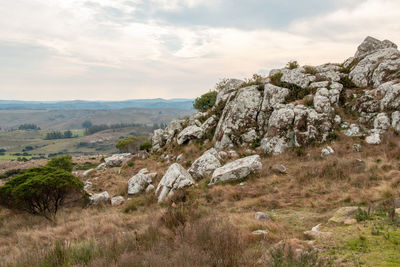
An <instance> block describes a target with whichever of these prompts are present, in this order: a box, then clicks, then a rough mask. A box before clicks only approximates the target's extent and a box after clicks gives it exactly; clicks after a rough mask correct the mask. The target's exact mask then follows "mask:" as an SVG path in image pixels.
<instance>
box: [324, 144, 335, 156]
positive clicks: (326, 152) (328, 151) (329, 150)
mask: <svg viewBox="0 0 400 267" xmlns="http://www.w3.org/2000/svg"><path fill="white" fill-rule="evenodd" d="M334 153H335V150H333V148H331V147H330V146H327V147H326V148H324V149H322V150H321V157H323V158H326V157H328V156H330V155H333V154H334Z"/></svg>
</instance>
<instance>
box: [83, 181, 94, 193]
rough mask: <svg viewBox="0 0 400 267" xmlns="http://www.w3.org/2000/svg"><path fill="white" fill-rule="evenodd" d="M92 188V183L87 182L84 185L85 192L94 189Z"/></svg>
mask: <svg viewBox="0 0 400 267" xmlns="http://www.w3.org/2000/svg"><path fill="white" fill-rule="evenodd" d="M92 188H93V184H92V182H89V181H85V182H84V183H83V189H84V190H85V191H88V190H90V189H92Z"/></svg>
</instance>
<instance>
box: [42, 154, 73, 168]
mask: <svg viewBox="0 0 400 267" xmlns="http://www.w3.org/2000/svg"><path fill="white" fill-rule="evenodd" d="M46 166H48V167H53V168H58V169H63V170H65V171H67V172H71V171H72V157H71V155H65V156H60V157H55V158H52V159H51V160H49V162H47V164H46Z"/></svg>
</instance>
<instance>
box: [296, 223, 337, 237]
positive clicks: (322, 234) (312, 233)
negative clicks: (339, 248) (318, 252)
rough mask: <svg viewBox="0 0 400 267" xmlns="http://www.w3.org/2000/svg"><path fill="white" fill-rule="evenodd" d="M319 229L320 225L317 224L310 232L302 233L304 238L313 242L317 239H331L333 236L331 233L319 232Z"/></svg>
mask: <svg viewBox="0 0 400 267" xmlns="http://www.w3.org/2000/svg"><path fill="white" fill-rule="evenodd" d="M320 227H321V224H318V225H316V226H314V227H313V228H312V229H311V231H306V232H304V233H303V234H304V237H305V238H306V239H310V240H315V239H319V238H328V237H331V236H332V235H333V233H332V232H321V231H319V228H320Z"/></svg>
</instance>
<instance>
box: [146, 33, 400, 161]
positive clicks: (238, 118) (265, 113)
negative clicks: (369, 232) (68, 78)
mask: <svg viewBox="0 0 400 267" xmlns="http://www.w3.org/2000/svg"><path fill="white" fill-rule="evenodd" d="M253 79H254V80H249V81H247V82H244V81H241V80H235V79H230V80H226V81H224V82H223V83H221V84H220V85H218V90H219V91H218V94H217V100H216V103H215V105H214V107H213V108H212V109H211V110H210V111H208V112H204V113H201V112H198V113H196V114H193V115H192V116H191V117H190V118H189V119H187V120H185V121H184V122H182V121H181V122H180V123H177V122H175V121H174V122H172V123H171V125H170V126H169V127H168V129H169V130H157V131H155V132H154V135H153V150H154V151H157V150H158V149H161V148H162V146H164V145H165V144H167V143H168V142H175V140H176V142H177V144H179V145H184V144H186V143H188V142H190V141H191V140H193V139H209V141H212V142H213V144H214V148H216V149H218V150H221V149H227V148H234V147H242V146H244V147H245V148H248V147H249V146H251V147H252V148H255V147H258V146H260V148H259V149H258V150H257V151H262V152H264V153H267V154H279V153H282V152H283V151H285V150H286V149H287V148H293V147H303V146H307V145H308V144H311V143H322V142H325V141H326V140H327V137H328V136H329V134H330V133H331V132H332V131H333V130H334V129H337V130H338V127H340V128H341V129H340V130H341V131H342V132H343V133H344V134H345V135H347V136H351V137H361V136H365V137H366V138H367V140H368V141H367V142H369V143H371V144H372V143H379V142H380V141H378V139H379V140H381V139H382V134H384V133H385V131H387V130H388V129H389V128H390V127H392V128H394V129H395V130H396V131H399V130H400V122H399V121H400V114H399V113H398V110H400V52H399V51H398V50H397V46H396V45H395V44H393V43H392V42H390V41H379V40H376V39H374V38H371V37H367V38H366V39H365V40H364V42H363V43H362V44H361V45H360V46H359V47H358V50H357V52H356V53H355V55H354V57H351V58H349V59H348V60H346V61H345V62H344V63H343V64H330V63H329V64H323V65H320V66H315V67H312V66H303V67H296V65H295V64H294V65H293V64H292V65H289V66H288V67H285V68H282V69H275V70H272V71H271V72H270V74H269V76H268V77H257V76H256V77H255V78H254V77H253ZM353 83H354V84H355V87H359V88H358V89H357V90H355V89H354V88H353V87H354V84H353ZM338 108H343V110H346V114H349V112H350V113H351V114H352V116H353V117H354V116H358V118H357V120H356V121H353V118H346V117H343V118H341V117H340V116H338V115H337V114H335V113H336V111H337V109H338ZM396 112H397V113H396ZM346 119H349V120H351V124H350V123H349V122H346V121H345V120H346ZM181 126H182V127H181ZM167 132H168V134H167ZM211 136H213V138H211ZM211 139H212V140H211ZM168 140H169V141H168ZM171 140H172V141H171Z"/></svg>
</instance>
